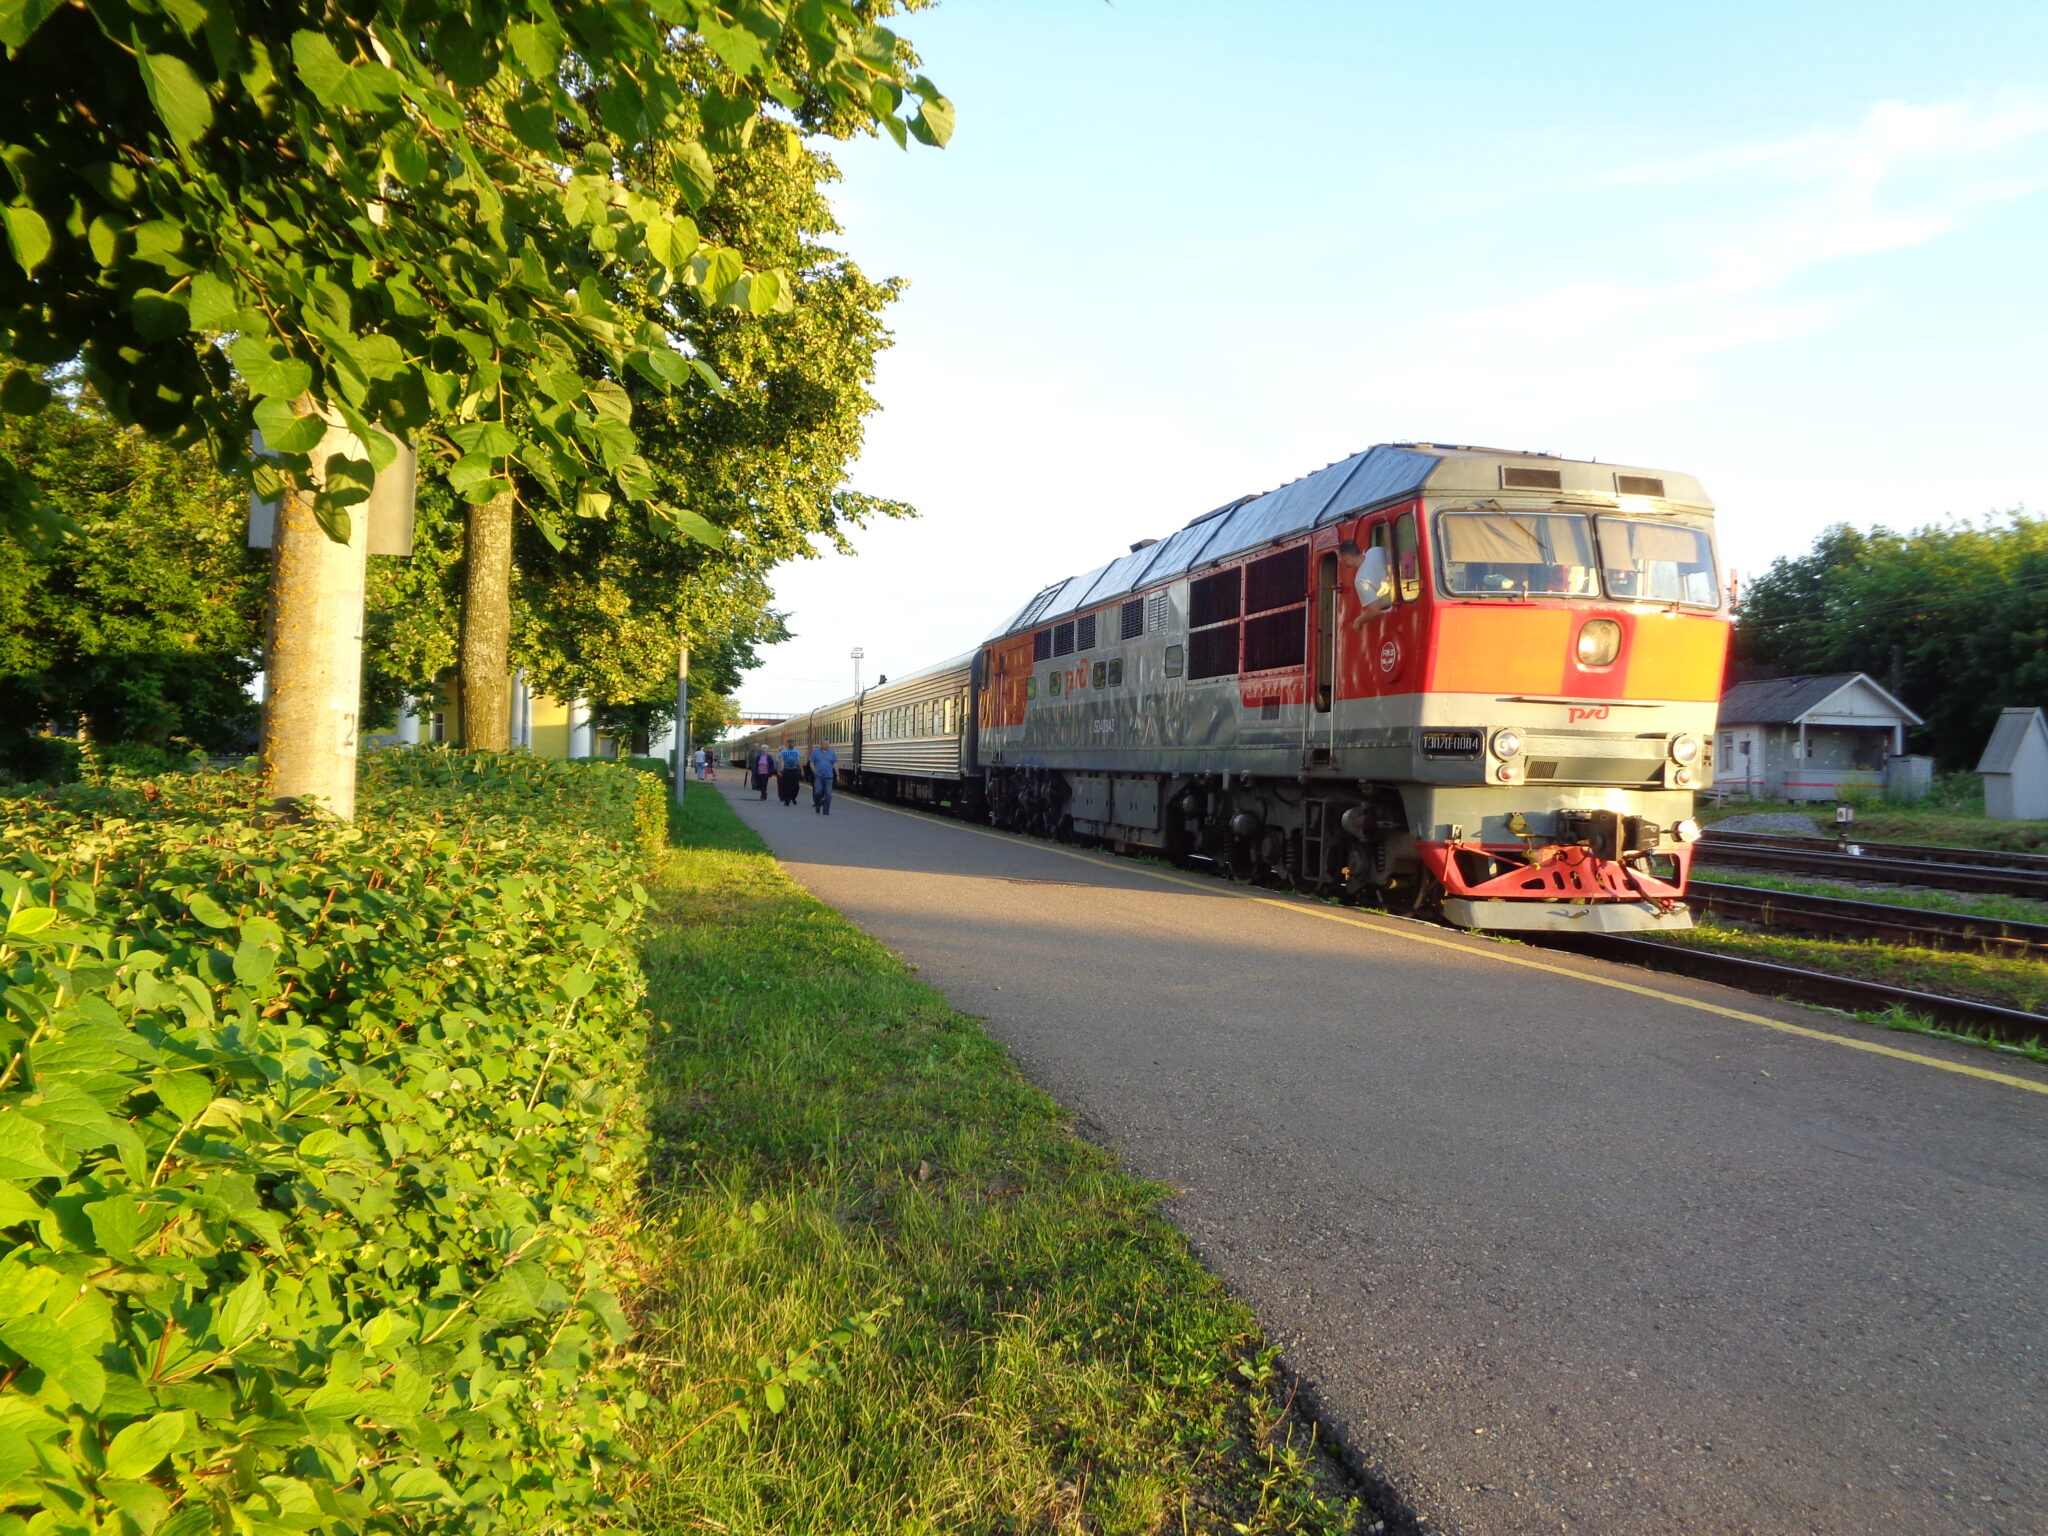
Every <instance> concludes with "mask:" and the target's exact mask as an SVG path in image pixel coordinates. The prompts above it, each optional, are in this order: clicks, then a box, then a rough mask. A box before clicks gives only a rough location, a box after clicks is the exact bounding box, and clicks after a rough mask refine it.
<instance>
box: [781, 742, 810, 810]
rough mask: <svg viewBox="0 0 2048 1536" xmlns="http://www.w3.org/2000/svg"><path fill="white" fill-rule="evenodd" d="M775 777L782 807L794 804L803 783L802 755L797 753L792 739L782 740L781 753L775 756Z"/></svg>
mask: <svg viewBox="0 0 2048 1536" xmlns="http://www.w3.org/2000/svg"><path fill="white" fill-rule="evenodd" d="M775 766H776V769H777V770H778V771H777V774H776V777H777V779H778V780H779V781H780V782H779V783H778V784H777V786H776V792H777V793H778V794H780V795H781V797H782V803H783V804H784V805H795V804H796V792H797V790H798V788H799V787H800V786H801V785H802V783H803V771H804V755H803V753H801V752H799V751H797V749H796V741H795V739H794V738H792V737H788V736H785V737H783V738H782V751H781V752H780V753H779V754H778V755H777V756H776V759H775Z"/></svg>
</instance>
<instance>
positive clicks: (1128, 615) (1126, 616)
mask: <svg viewBox="0 0 2048 1536" xmlns="http://www.w3.org/2000/svg"><path fill="white" fill-rule="evenodd" d="M1144 633H1145V600H1144V599H1143V598H1142V597H1137V598H1133V599H1131V601H1130V602H1128V603H1125V604H1124V605H1123V607H1122V609H1121V610H1119V613H1118V618H1117V638H1118V639H1119V640H1135V639H1137V638H1138V637H1139V636H1140V635H1142V634H1144Z"/></svg>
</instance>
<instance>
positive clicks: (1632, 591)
mask: <svg viewBox="0 0 2048 1536" xmlns="http://www.w3.org/2000/svg"><path fill="white" fill-rule="evenodd" d="M1600 563H1601V565H1602V566H1603V567H1604V568H1605V570H1606V574H1607V591H1608V594H1609V595H1610V596H1613V597H1619V598H1628V599H1633V600H1635V601H1637V602H1653V603H1684V604H1686V605H1688V606H1690V607H1694V608H1718V607H1720V606H1721V588H1720V584H1719V583H1718V582H1716V581H1715V579H1714V547H1713V545H1712V544H1711V543H1710V542H1709V541H1708V539H1707V536H1706V534H1705V533H1703V532H1702V531H1701V530H1699V529H1697V528H1685V527H1681V526H1680V525H1679V524H1677V523H1639V522H1634V521H1631V520H1629V519H1627V518H1620V517H1603V518H1601V519H1600Z"/></svg>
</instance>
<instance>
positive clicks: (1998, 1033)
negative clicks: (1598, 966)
mask: <svg viewBox="0 0 2048 1536" xmlns="http://www.w3.org/2000/svg"><path fill="white" fill-rule="evenodd" d="M1544 942H1545V944H1546V946H1549V947H1555V948H1558V949H1568V950H1570V951H1571V952H1572V953H1574V954H1582V955H1591V956H1594V957H1596V958H1599V959H1602V960H1618V961H1620V962H1621V963H1623V964H1624V965H1640V966H1642V967H1644V968H1645V969H1648V970H1653V971H1666V972H1670V973H1673V974H1676V975H1680V976H1691V977H1693V978H1695V979H1696V980H1700V981H1718V982H1722V983H1725V984H1726V985H1728V986H1732V987H1741V988H1742V989H1744V990H1745V991H1749V992H1761V993H1764V994H1766V995H1768V996H1771V997H1782V998H1788V999H1790V1000H1792V1001H1794V1002H1801V1003H1812V1004H1816V1005H1817V1006H1819V1007H1822V1008H1835V1009H1839V1010H1840V1011H1842V1012H1844V1013H1858V1012H1863V1011H1866V1010H1873V1009H1874V1010H1883V1009H1888V1008H1892V1007H1899V1008H1903V1009H1904V1010H1905V1011H1906V1012H1908V1013H1913V1014H1917V1015H1919V1016H1920V1017H1921V1018H1923V1019H1928V1020H1931V1021H1932V1022H1934V1023H1936V1024H1940V1025H1943V1026H1945V1027H1947V1028H1951V1029H1962V1030H1968V1031H1970V1032H1971V1033H1973V1034H1978V1035H1983V1036H1986V1037H1988V1038H1990V1039H1993V1040H2003V1041H2007V1042H2009V1043H2011V1044H2015V1045H2024V1044H2027V1043H2029V1042H2032V1041H2037V1040H2042V1039H2048V1015H2042V1014H2038V1013H2024V1012H2022V1011H2021V1010H2019V1009H2017V1008H2000V1007H1998V1006H1997V1005H1996V1004H1994V1003H1978V1002H1972V1001H1971V1000H1970V999H1968V998H1963V997H1943V996H1941V995H1940V994H1938V993H1933V992H1915V991H1912V990H1911V989H1909V988H1906V987H1888V986H1886V985H1884V984H1883V983H1882V982H1876V981H1856V980H1853V979H1851V978H1849V977H1846V976H1834V975H1830V974H1828V973H1827V972H1825V971H1807V970H1801V969H1799V968H1798V967H1796V966H1790V965H1777V964H1774V963H1773V962H1771V961H1768V960H1745V959H1742V958H1741V957H1739V956H1736V955H1723V954H1718V953H1716V952H1715V951H1713V950H1707V949H1694V948H1692V947H1691V946H1689V945H1685V944H1669V943H1662V942H1659V941H1658V940H1656V939H1638V938H1629V937H1626V936H1624V935H1622V934H1614V933H1587V934H1574V935H1571V936H1570V937H1569V938H1564V939H1550V938H1548V937H1547V936H1546V938H1545V940H1544Z"/></svg>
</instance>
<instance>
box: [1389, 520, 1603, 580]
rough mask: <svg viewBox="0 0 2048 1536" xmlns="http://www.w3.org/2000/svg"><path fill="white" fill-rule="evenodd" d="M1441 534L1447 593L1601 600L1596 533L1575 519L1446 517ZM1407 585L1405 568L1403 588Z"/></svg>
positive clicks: (1403, 570)
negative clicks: (1599, 598) (1596, 562)
mask: <svg viewBox="0 0 2048 1536" xmlns="http://www.w3.org/2000/svg"><path fill="white" fill-rule="evenodd" d="M1402 521H1403V522H1407V521H1409V519H1407V518H1405V517H1404V518H1403V519H1402ZM1437 529H1438V532H1439V534H1440V535H1441V544H1442V550H1441V558H1442V563H1443V572H1444V589H1445V590H1446V591H1448V592H1453V593H1456V594H1458V595H1460V596H1467V597H1535V596H1553V597H1554V596H1565V597H1598V596H1599V595H1600V576H1599V570H1598V567H1597V565H1596V564H1595V561H1594V556H1593V532H1592V529H1591V528H1590V527H1589V526H1588V525H1587V522H1586V519H1585V518H1583V517H1580V516H1578V515H1577V514H1576V513H1567V512H1447V513H1445V514H1444V515H1443V516H1442V517H1441V518H1440V519H1438V521H1437ZM1411 536H1412V535H1411ZM1407 581H1408V578H1407V569H1406V565H1405V563H1404V564H1403V566H1402V586H1403V587H1404V588H1405V587H1406V586H1407ZM1417 585H1418V587H1419V585H1420V583H1419V582H1418V583H1417ZM1403 595H1404V596H1405V595H1406V593H1405V592H1404V593H1403Z"/></svg>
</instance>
